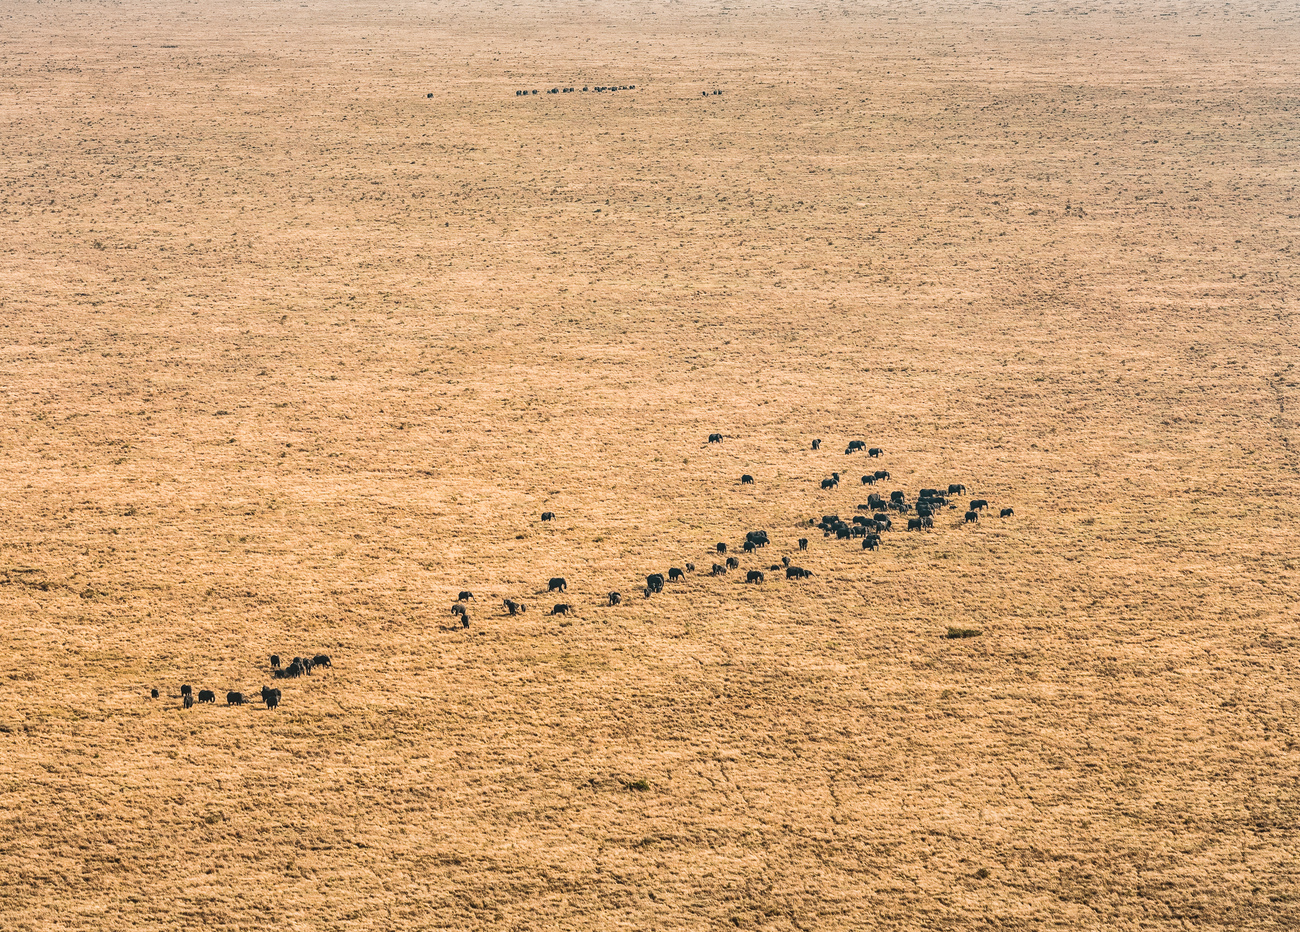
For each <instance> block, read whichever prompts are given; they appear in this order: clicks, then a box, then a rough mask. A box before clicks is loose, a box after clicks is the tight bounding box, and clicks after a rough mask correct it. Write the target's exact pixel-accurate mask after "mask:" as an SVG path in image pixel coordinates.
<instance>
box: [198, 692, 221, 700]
mask: <svg viewBox="0 0 1300 932" xmlns="http://www.w3.org/2000/svg"><path fill="white" fill-rule="evenodd" d="M216 701H217V694H216V693H214V692H213V691H212V690H210V689H200V690H199V702H216Z"/></svg>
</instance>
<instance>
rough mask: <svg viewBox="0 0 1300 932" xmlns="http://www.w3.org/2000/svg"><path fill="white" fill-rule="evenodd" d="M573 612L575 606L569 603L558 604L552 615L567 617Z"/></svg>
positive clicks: (552, 610)
mask: <svg viewBox="0 0 1300 932" xmlns="http://www.w3.org/2000/svg"><path fill="white" fill-rule="evenodd" d="M572 610H573V606H572V605H570V604H569V603H568V602H556V603H555V608H553V609H551V614H552V615H567V614H569V612H570V611H572Z"/></svg>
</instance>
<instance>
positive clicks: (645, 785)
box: [619, 777, 650, 793]
mask: <svg viewBox="0 0 1300 932" xmlns="http://www.w3.org/2000/svg"><path fill="white" fill-rule="evenodd" d="M619 782H620V783H622V784H623V789H625V790H636V791H637V792H638V793H644V792H645V791H646V790H648V789H650V781H649V780H647V779H645V777H642V778H640V779H638V780H620V781H619Z"/></svg>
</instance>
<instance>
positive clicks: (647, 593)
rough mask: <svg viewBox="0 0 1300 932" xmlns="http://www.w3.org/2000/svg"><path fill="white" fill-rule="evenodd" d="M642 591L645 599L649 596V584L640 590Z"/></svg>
mask: <svg viewBox="0 0 1300 932" xmlns="http://www.w3.org/2000/svg"><path fill="white" fill-rule="evenodd" d="M642 591H643V592H645V597H646V598H647V599H648V598H650V587H649V586H646V587H645V589H644V590H642Z"/></svg>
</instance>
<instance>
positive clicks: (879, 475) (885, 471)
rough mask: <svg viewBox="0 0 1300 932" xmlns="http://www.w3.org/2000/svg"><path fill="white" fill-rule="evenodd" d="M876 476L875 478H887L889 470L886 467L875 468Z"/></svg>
mask: <svg viewBox="0 0 1300 932" xmlns="http://www.w3.org/2000/svg"><path fill="white" fill-rule="evenodd" d="M876 478H877V479H888V478H889V470H888V469H877V470H876Z"/></svg>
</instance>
